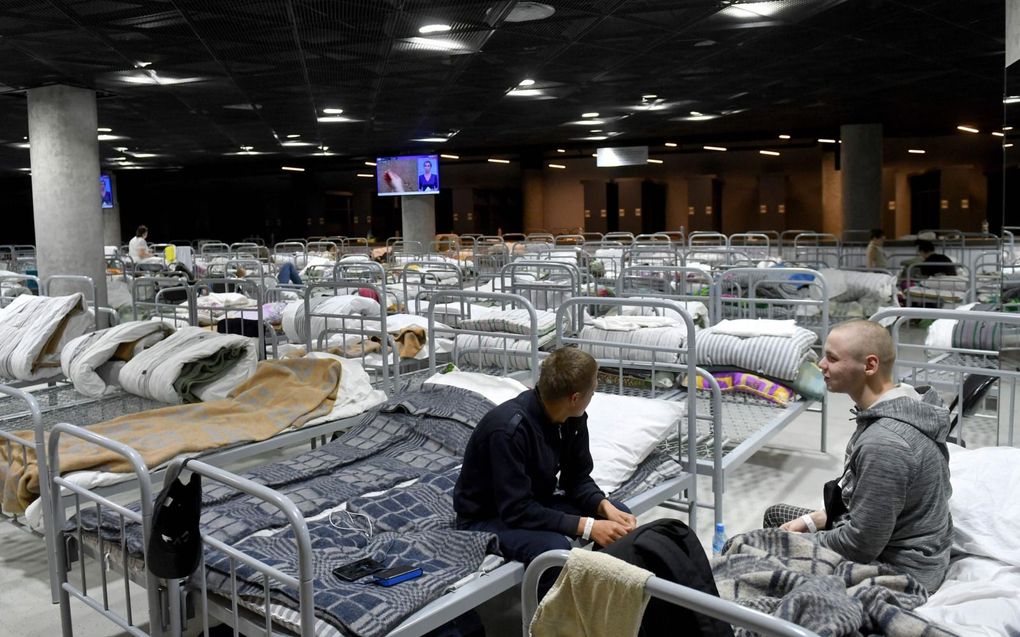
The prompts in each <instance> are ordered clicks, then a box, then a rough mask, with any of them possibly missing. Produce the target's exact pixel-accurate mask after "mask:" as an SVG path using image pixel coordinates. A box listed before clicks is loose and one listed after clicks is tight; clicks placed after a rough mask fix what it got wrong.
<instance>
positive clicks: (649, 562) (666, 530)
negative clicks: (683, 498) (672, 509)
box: [603, 520, 733, 637]
mask: <svg viewBox="0 0 1020 637" xmlns="http://www.w3.org/2000/svg"><path fill="white" fill-rule="evenodd" d="M603 552H604V553H606V554H608V555H612V556H613V557H616V558H619V559H621V560H623V561H625V562H630V563H631V564H634V565H635V566H640V567H641V568H644V569H647V570H649V571H651V572H652V573H655V575H657V576H658V577H661V578H663V579H667V580H669V581H671V582H676V583H677V584H682V585H683V586H687V587H689V588H693V589H695V590H698V591H701V592H703V593H709V594H711V595H715V596H716V597H718V596H719V590H718V589H717V588H716V586H715V578H714V577H713V576H712V567H711V566H710V565H709V563H708V558H707V557H706V556H705V550H704V549H703V548H701V542H700V541H699V540H698V536H697V534H696V533H695V532H694V531H692V530H691V529H690V528H688V526H687V525H686V524H684V523H683V522H681V521H680V520H656V521H654V522H650V523H648V524H645V525H642V526H640V527H638V528H637V529H636V530H634V531H632V532H631V533H628V534H627V535H625V536H623V537H622V538H620V539H619V540H617V541H616V542H613V543H612V544H610V545H609V546H608V547H607V548H606V549H604V551H603ZM638 634H639V635H640V636H641V637H658V636H659V635H669V636H670V637H672V636H673V635H684V636H685V637H697V636H698V635H702V636H704V637H709V636H713V637H733V629H732V628H730V625H729V624H727V623H726V622H722V621H719V620H716V619H712V618H711V617H708V616H706V615H702V614H700V613H695V612H694V611H692V610H688V609H686V608H682V607H680V606H677V605H676V604H671V603H669V602H665V601H662V600H659V599H652V600H651V601H649V602H648V608H647V609H645V615H644V618H643V619H642V620H641V631H640V632H639V633H638Z"/></svg>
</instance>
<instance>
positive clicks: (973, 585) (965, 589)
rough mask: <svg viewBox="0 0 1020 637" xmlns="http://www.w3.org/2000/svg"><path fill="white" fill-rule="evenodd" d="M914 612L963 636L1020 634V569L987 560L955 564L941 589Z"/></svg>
mask: <svg viewBox="0 0 1020 637" xmlns="http://www.w3.org/2000/svg"><path fill="white" fill-rule="evenodd" d="M915 612H916V613H917V614H919V615H921V616H922V617H925V618H926V619H930V620H932V621H936V622H938V623H940V624H942V625H943V626H945V627H946V628H948V629H949V630H952V631H953V632H955V633H956V634H958V635H960V636H961V637H991V636H993V635H1007V634H1014V635H1015V634H1017V631H1020V567H1017V566H1010V565H1009V564H1005V563H1003V562H1000V561H998V560H994V559H991V558H987V557H978V556H973V555H971V556H965V557H961V558H959V559H956V560H954V561H953V563H952V564H951V565H950V566H949V573H948V575H947V576H946V581H945V582H943V584H942V587H941V588H939V590H938V591H936V592H935V594H933V595H932V596H931V597H929V598H928V601H927V602H925V603H924V604H923V605H922V606H919V607H918V608H917V609H916V610H915Z"/></svg>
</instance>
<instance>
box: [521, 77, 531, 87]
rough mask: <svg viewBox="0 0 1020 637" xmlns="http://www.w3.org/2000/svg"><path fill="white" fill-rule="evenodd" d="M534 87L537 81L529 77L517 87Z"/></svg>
mask: <svg viewBox="0 0 1020 637" xmlns="http://www.w3.org/2000/svg"><path fill="white" fill-rule="evenodd" d="M534 85H535V80H533V79H531V78H527V77H526V78H524V79H523V80H521V81H520V82H518V83H517V86H534Z"/></svg>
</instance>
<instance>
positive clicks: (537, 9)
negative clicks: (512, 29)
mask: <svg viewBox="0 0 1020 637" xmlns="http://www.w3.org/2000/svg"><path fill="white" fill-rule="evenodd" d="M554 13H556V9H554V8H553V7H551V6H549V5H547V4H544V3H542V2H531V1H530V0H521V1H520V2H514V3H513V8H512V9H510V13H508V14H506V17H505V18H503V21H504V22H534V21H535V20H545V19H546V18H548V17H550V16H551V15H552V14H554Z"/></svg>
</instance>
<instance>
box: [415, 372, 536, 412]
mask: <svg viewBox="0 0 1020 637" xmlns="http://www.w3.org/2000/svg"><path fill="white" fill-rule="evenodd" d="M425 384H426V385H448V386H450V387H460V388H461V389H467V390H469V391H473V392H475V393H476V394H481V395H482V396H484V397H486V398H488V399H489V400H490V401H491V402H492V403H493V404H495V405H501V404H503V403H505V402H506V401H508V400H510V399H511V398H516V397H517V396H518V395H519V394H520V393H521V392H524V391H527V390H528V388H527V387H525V386H524V384H523V383H521V382H520V381H517V380H514V379H513V378H506V377H499V376H489V375H488V374H479V373H478V372H461V371H456V372H449V373H446V374H435V375H433V376H432V377H431V378H429V379H428V380H426V381H425Z"/></svg>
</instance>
